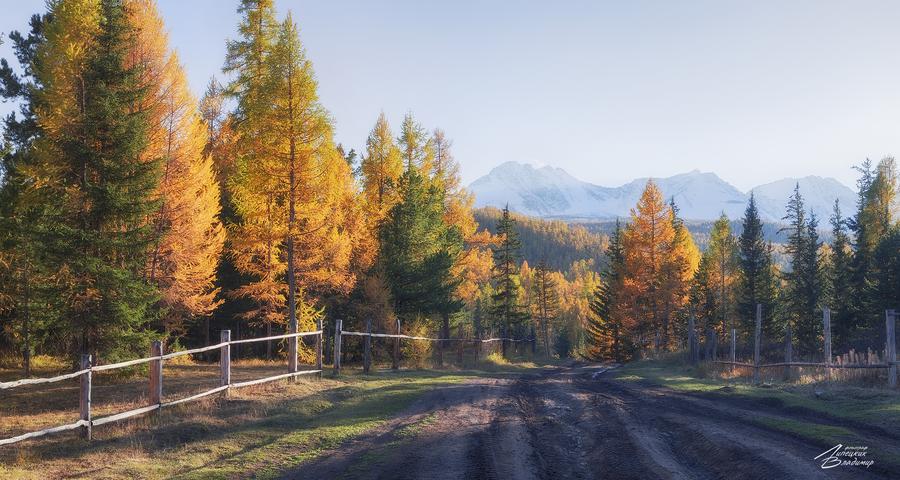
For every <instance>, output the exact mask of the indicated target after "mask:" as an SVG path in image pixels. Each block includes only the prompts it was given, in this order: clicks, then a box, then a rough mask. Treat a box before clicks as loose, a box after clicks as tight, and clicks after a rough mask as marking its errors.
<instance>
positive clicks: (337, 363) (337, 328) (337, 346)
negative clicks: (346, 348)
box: [332, 318, 343, 375]
mask: <svg viewBox="0 0 900 480" xmlns="http://www.w3.org/2000/svg"><path fill="white" fill-rule="evenodd" d="M342 324H343V322H342V321H341V319H340V318H339V319H337V320H335V321H334V353H333V355H334V359H333V361H332V364H333V365H334V374H335V375H340V374H341V327H342Z"/></svg>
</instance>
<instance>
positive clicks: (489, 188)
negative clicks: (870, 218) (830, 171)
mask: <svg viewBox="0 0 900 480" xmlns="http://www.w3.org/2000/svg"><path fill="white" fill-rule="evenodd" d="M653 181H654V182H656V184H657V185H658V186H659V187H660V190H662V192H663V195H664V196H665V198H672V197H674V198H675V203H677V204H678V206H679V208H680V211H681V216H682V217H683V218H685V219H688V220H713V219H715V218H718V216H719V215H720V214H721V213H722V212H725V214H726V215H728V217H729V218H732V219H738V218H740V217H741V216H742V215H743V213H744V209H745V208H746V206H747V201H748V200H749V192H747V193H745V192H741V191H740V190H738V189H737V188H735V187H734V186H732V185H731V184H729V183H728V182H726V181H724V180H722V179H721V178H719V177H718V176H717V175H716V174H714V173H709V172H700V171H697V170H694V171H692V172H688V173H683V174H680V175H675V176H672V177H667V178H654V179H653ZM646 183H647V179H646V178H640V179H637V180H634V181H632V182H629V183H627V184H625V185H622V186H620V187H614V188H613V187H602V186H599V185H594V184H592V183H588V182H584V181H582V180H579V179H577V178H575V177H573V176H572V175H569V174H568V173H567V172H566V171H565V170H563V169H561V168H554V167H540V168H535V167H533V166H531V165H528V164H522V163H518V162H506V163H504V164H502V165H499V166H497V167H496V168H494V169H493V170H491V172H490V173H489V174H487V175H485V176H483V177H481V178H479V179H477V180H475V181H474V182H472V184H471V185H469V189H470V190H471V191H472V192H473V193H474V194H475V205H476V206H478V207H483V206H494V207H503V206H504V205H506V204H509V208H510V209H511V210H514V211H517V212H519V213H523V214H526V215H532V216H537V217H555V218H570V219H609V218H615V217H624V216H627V215H628V213H629V211H630V209H631V208H632V207H634V205H635V204H636V203H637V201H638V198H640V195H641V192H642V191H643V189H644V185H646ZM797 183H799V184H800V193H801V194H802V195H803V197H804V199H805V200H806V205H807V209H810V208H811V209H812V210H813V211H814V212H816V215H818V216H819V217H820V218H822V219H824V218H827V216H828V215H829V214H830V212H831V210H832V207H833V204H834V199H835V198H838V199H840V202H841V205H843V206H844V208H843V210H844V211H845V213H848V212H849V211H850V210H851V209H852V208H853V207H852V206H853V205H854V203H853V202H854V199H855V194H854V193H853V191H852V190H850V189H849V188H847V187H846V186H844V185H843V184H841V183H839V182H838V181H837V180H834V179H832V178H821V177H812V176H810V177H804V178H801V179H790V178H786V179H783V180H779V181H777V182H773V183H768V184H766V185H761V186H759V187H756V188H754V189H753V192H754V194H755V196H756V199H757V201H758V205H759V210H760V215H761V216H762V217H763V219H764V220H767V221H778V220H780V219H781V217H783V216H784V206H785V204H787V200H788V197H789V196H790V195H791V193H793V189H794V185H795V184H797Z"/></svg>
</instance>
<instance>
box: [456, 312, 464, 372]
mask: <svg viewBox="0 0 900 480" xmlns="http://www.w3.org/2000/svg"><path fill="white" fill-rule="evenodd" d="M456 343H458V344H459V345H457V346H456V363H457V364H458V365H459V367H460V368H462V366H463V346H464V345H463V327H462V323H460V324H459V326H458V327H457V329H456Z"/></svg>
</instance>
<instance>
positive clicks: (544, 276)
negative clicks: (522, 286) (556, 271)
mask: <svg viewBox="0 0 900 480" xmlns="http://www.w3.org/2000/svg"><path fill="white" fill-rule="evenodd" d="M557 288H558V286H557V284H556V281H555V280H554V279H553V277H552V275H551V271H550V268H549V267H548V266H547V262H545V261H541V262H540V263H538V265H537V268H535V271H534V283H533V284H532V289H533V291H534V300H535V302H534V303H535V319H536V320H537V323H538V329H539V331H540V333H541V336H542V339H543V342H544V352H545V354H546V356H547V358H550V325H551V324H553V323H554V322H555V321H556V318H557V316H558V315H559V292H558V291H557Z"/></svg>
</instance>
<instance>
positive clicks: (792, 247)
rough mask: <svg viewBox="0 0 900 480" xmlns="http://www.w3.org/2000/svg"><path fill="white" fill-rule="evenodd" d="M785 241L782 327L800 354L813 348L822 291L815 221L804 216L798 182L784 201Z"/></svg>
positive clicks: (816, 334) (814, 346) (815, 339)
mask: <svg viewBox="0 0 900 480" xmlns="http://www.w3.org/2000/svg"><path fill="white" fill-rule="evenodd" d="M784 220H787V222H788V227H785V228H783V229H782V231H787V232H788V242H787V245H786V246H785V251H786V253H787V254H788V256H789V257H790V263H791V268H790V270H789V271H786V272H785V273H784V280H785V292H784V295H783V299H784V300H783V302H782V304H783V305H782V306H783V313H784V316H785V319H784V320H785V322H784V323H785V328H787V327H790V328H791V331H792V332H793V334H794V335H793V336H794V338H796V341H797V344H798V346H799V350H800V352H801V354H803V353H807V354H810V353H812V352H814V351H815V350H816V348H817V345H818V343H817V338H818V336H819V335H820V334H821V331H822V322H821V321H819V317H818V314H817V309H818V308H819V302H820V300H821V295H822V268H821V262H820V257H819V247H820V246H821V243H820V242H819V235H818V230H817V229H818V221H817V220H816V218H815V215H811V216H810V218H809V219H807V218H806V212H805V210H804V204H803V197H802V196H801V195H800V186H799V184H798V185H797V186H795V187H794V194H793V195H792V196H791V198H790V200H789V201H788V205H787V215H786V216H785V217H784Z"/></svg>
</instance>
